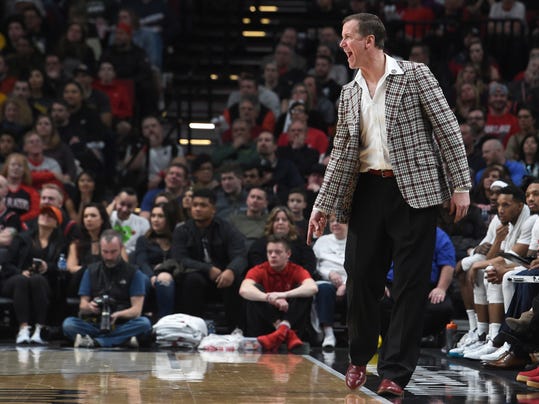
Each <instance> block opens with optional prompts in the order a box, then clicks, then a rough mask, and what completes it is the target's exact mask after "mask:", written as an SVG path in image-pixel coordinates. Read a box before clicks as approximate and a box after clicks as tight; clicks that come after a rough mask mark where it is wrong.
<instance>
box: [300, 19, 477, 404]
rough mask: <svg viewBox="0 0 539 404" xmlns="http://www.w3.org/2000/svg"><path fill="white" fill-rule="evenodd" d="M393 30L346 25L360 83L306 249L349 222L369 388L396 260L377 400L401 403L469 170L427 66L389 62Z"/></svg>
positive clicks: (464, 201)
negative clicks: (448, 219) (440, 229)
mask: <svg viewBox="0 0 539 404" xmlns="http://www.w3.org/2000/svg"><path fill="white" fill-rule="evenodd" d="M385 36H386V33H385V28H384V26H383V24H382V22H381V21H380V19H379V18H378V17H376V16H375V15H372V14H366V13H362V14H354V15H351V16H348V17H347V18H345V19H344V21H343V28H342V41H341V44H340V46H341V48H342V49H343V50H344V52H345V53H346V55H347V57H348V64H349V66H350V68H352V69H359V71H358V73H357V75H356V77H355V79H354V80H353V81H352V82H350V83H349V84H347V85H345V86H344V87H343V89H342V93H341V98H340V105H339V114H338V123H337V130H336V135H335V139H334V147H333V151H332V153H331V158H330V161H329V164H328V167H327V170H326V174H325V177H324V183H323V185H322V188H321V190H320V192H319V195H318V197H317V199H316V202H315V205H314V208H313V212H312V214H311V218H310V221H309V233H308V236H307V238H308V242H311V241H312V237H313V236H319V235H320V234H322V231H323V229H324V227H325V225H326V220H327V219H326V218H327V217H328V215H329V214H330V213H335V214H336V216H337V220H338V221H340V222H348V223H349V230H348V241H347V247H346V254H345V268H346V271H347V273H348V280H347V298H348V307H349V309H348V333H349V344H350V361H351V363H350V366H349V368H348V371H347V374H346V384H347V386H348V387H349V388H351V389H356V388H359V387H361V386H362V385H363V384H364V383H365V380H366V368H365V365H366V364H367V362H368V361H369V360H370V359H371V357H372V356H373V355H374V354H375V352H376V349H377V340H378V334H379V330H380V305H379V302H380V299H381V297H382V296H383V293H384V285H385V277H386V273H387V271H388V269H389V267H390V263H391V261H393V262H394V264H395V278H394V283H393V289H392V296H393V297H394V298H395V306H394V310H393V312H392V317H391V323H390V326H389V329H388V334H387V337H386V339H385V340H384V341H383V344H382V348H381V352H380V356H379V361H378V373H379V375H380V377H381V378H382V382H381V384H380V386H379V388H378V393H379V394H387V395H394V396H402V395H403V393H404V391H403V389H404V386H406V384H407V383H408V381H409V380H410V377H411V375H412V373H413V371H414V369H415V366H416V364H417V359H418V357H419V343H420V339H421V332H422V321H423V310H424V307H425V305H426V299H427V294H428V287H429V275H430V269H431V262H432V256H433V251H434V242H435V234H436V206H437V205H440V204H441V203H442V202H443V201H445V200H448V199H450V200H451V211H452V213H454V214H455V220H456V221H457V220H460V219H461V218H462V217H464V216H465V215H466V213H467V210H468V206H469V203H470V198H469V195H468V191H469V189H470V188H471V185H472V184H471V181H470V172H469V169H468V163H467V160H466V153H465V151H464V146H463V143H462V138H461V134H460V130H459V125H458V123H457V120H456V118H455V116H454V114H453V113H452V112H451V110H450V108H449V106H448V104H447V101H446V99H445V98H444V96H443V93H442V90H441V89H440V87H439V85H438V82H437V81H436V79H435V78H434V76H433V75H432V73H431V72H430V70H429V69H428V68H427V67H426V66H425V65H423V64H418V63H412V62H407V61H397V60H395V59H393V58H391V57H390V56H389V55H387V54H385V53H384V51H383V49H384V40H385Z"/></svg>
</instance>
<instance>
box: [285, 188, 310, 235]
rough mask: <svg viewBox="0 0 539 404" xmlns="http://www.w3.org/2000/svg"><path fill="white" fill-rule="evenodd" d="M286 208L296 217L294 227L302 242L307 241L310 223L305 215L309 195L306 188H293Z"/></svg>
mask: <svg viewBox="0 0 539 404" xmlns="http://www.w3.org/2000/svg"><path fill="white" fill-rule="evenodd" d="M286 207H287V208H288V209H290V212H291V213H292V216H293V217H294V225H295V226H296V228H297V229H298V236H299V238H300V239H302V240H306V239H307V226H308V225H309V222H308V221H307V218H306V217H305V215H307V214H308V213H307V212H306V209H307V193H306V192H305V189H304V188H292V189H291V190H290V193H289V194H288V200H287V202H286Z"/></svg>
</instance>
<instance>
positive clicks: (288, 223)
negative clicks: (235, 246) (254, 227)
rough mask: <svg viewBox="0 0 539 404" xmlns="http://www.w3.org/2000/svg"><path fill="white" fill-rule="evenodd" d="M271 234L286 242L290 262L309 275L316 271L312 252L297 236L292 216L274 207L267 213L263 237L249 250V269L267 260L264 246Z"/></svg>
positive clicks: (280, 208)
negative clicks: (289, 251)
mask: <svg viewBox="0 0 539 404" xmlns="http://www.w3.org/2000/svg"><path fill="white" fill-rule="evenodd" d="M272 234H273V235H276V236H278V237H284V238H286V239H287V240H288V243H289V244H290V249H291V252H292V254H291V255H290V261H291V262H293V263H295V264H298V265H301V266H302V267H303V268H305V269H306V270H307V271H309V272H310V273H311V275H312V274H314V272H315V270H316V257H315V255H314V252H313V250H312V248H311V247H310V246H308V245H307V244H306V242H305V240H303V239H301V238H300V237H299V236H298V230H297V228H296V225H295V224H294V215H293V214H292V212H290V210H289V209H288V208H287V207H285V206H276V207H275V208H273V209H272V210H271V212H270V213H269V215H268V219H267V220H266V226H265V228H264V236H263V237H261V238H259V239H257V240H255V241H254V242H253V244H252V245H251V247H250V248H249V252H248V254H247V260H248V262H249V268H252V267H254V266H255V265H258V264H261V263H263V262H265V261H267V260H268V257H267V254H266V245H267V240H268V236H270V235H272Z"/></svg>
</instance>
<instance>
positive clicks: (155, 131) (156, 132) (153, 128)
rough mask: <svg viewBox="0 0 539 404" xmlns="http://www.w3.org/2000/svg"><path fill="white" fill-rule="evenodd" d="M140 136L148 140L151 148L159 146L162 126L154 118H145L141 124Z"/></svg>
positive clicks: (161, 139)
mask: <svg viewBox="0 0 539 404" xmlns="http://www.w3.org/2000/svg"><path fill="white" fill-rule="evenodd" d="M142 136H144V137H145V138H146V139H148V141H149V142H150V146H151V147H157V146H160V145H161V144H162V143H163V126H162V125H161V123H160V122H159V121H158V120H157V119H155V118H146V119H145V120H144V121H143V122H142Z"/></svg>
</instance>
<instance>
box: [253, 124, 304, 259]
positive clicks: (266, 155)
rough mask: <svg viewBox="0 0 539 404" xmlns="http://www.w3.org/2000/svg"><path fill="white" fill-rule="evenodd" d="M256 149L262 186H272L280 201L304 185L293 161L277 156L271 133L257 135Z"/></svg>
mask: <svg viewBox="0 0 539 404" xmlns="http://www.w3.org/2000/svg"><path fill="white" fill-rule="evenodd" d="M256 151H257V153H258V156H259V159H260V160H259V161H260V165H261V166H262V167H263V170H264V171H265V173H264V176H263V180H262V186H264V187H268V188H272V189H273V190H274V193H275V194H276V195H277V196H278V199H279V200H280V201H285V200H286V197H287V196H288V192H289V191H290V189H292V188H295V187H300V186H302V185H304V183H305V181H304V180H303V178H302V177H301V174H300V173H299V171H298V169H297V168H296V166H295V165H294V163H293V162H292V161H290V160H287V159H284V158H281V157H278V156H277V144H276V142H275V137H274V136H273V134H272V133H270V132H262V133H261V134H260V135H259V136H258V139H257V140H256ZM264 256H265V255H264Z"/></svg>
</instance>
